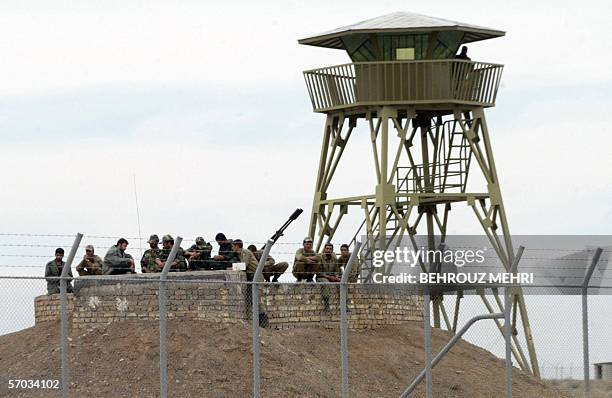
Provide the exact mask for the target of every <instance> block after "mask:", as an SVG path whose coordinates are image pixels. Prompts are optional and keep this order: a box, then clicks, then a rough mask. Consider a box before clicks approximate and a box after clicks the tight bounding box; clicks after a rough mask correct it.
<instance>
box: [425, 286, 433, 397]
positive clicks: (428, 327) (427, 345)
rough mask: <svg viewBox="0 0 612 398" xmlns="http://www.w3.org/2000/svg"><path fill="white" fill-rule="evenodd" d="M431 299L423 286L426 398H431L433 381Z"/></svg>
mask: <svg viewBox="0 0 612 398" xmlns="http://www.w3.org/2000/svg"><path fill="white" fill-rule="evenodd" d="M430 316H431V297H430V295H429V286H425V292H424V294H423V323H424V334H425V394H426V397H427V398H432V397H433V380H432V374H431V319H430Z"/></svg>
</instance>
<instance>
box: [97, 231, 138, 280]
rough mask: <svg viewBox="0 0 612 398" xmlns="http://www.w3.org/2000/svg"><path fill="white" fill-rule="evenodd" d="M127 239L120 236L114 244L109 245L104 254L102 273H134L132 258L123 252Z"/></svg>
mask: <svg viewBox="0 0 612 398" xmlns="http://www.w3.org/2000/svg"><path fill="white" fill-rule="evenodd" d="M127 246H128V241H127V239H125V238H121V239H119V240H118V241H117V244H116V245H113V246H111V247H110V248H109V249H108V251H107V252H106V255H104V264H103V267H102V272H103V273H104V275H119V274H135V273H136V271H135V263H134V258H133V257H132V255H131V254H128V253H126V252H125V249H127Z"/></svg>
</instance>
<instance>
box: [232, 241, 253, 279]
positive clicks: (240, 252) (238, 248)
mask: <svg viewBox="0 0 612 398" xmlns="http://www.w3.org/2000/svg"><path fill="white" fill-rule="evenodd" d="M232 251H233V252H234V253H236V256H237V257H238V261H237V262H240V263H244V264H245V265H246V274H247V281H252V280H253V277H254V276H255V271H257V265H258V262H257V259H256V258H255V255H254V254H253V253H252V252H251V251H250V250H247V249H245V248H244V247H243V243H242V241H241V240H240V239H236V240H234V241H232Z"/></svg>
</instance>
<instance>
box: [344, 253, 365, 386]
mask: <svg viewBox="0 0 612 398" xmlns="http://www.w3.org/2000/svg"><path fill="white" fill-rule="evenodd" d="M360 249H361V243H360V242H355V247H354V248H353V252H352V253H351V256H350V257H349V260H348V262H347V263H346V266H345V267H344V271H343V272H342V279H341V280H340V357H341V362H342V398H347V397H348V395H349V371H348V312H347V311H348V304H347V299H348V280H349V277H350V274H351V271H352V269H353V263H354V262H355V260H356V259H357V256H358V255H359V250H360Z"/></svg>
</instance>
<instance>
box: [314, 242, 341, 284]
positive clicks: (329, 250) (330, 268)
mask: <svg viewBox="0 0 612 398" xmlns="http://www.w3.org/2000/svg"><path fill="white" fill-rule="evenodd" d="M341 275H342V271H341V270H340V262H339V261H338V257H336V254H335V253H334V245H332V244H331V243H326V244H325V247H324V248H323V254H322V255H321V266H320V267H319V272H317V282H340V277H341Z"/></svg>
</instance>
